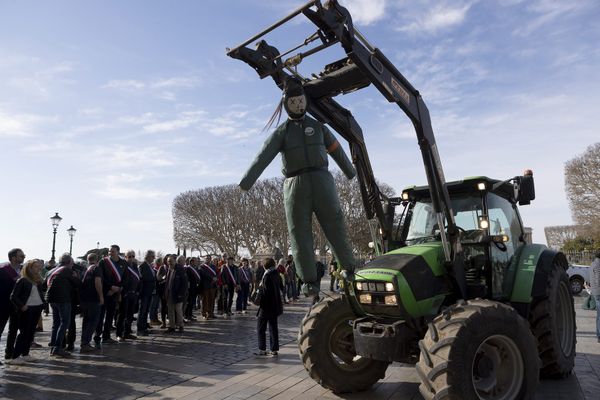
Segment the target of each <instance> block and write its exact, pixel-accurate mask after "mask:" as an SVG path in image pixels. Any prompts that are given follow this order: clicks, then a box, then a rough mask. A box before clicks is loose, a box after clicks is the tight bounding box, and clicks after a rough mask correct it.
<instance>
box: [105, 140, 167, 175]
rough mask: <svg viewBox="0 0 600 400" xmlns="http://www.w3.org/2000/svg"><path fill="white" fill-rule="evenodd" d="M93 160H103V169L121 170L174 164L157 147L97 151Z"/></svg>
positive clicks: (113, 148) (109, 148) (107, 148)
mask: <svg viewBox="0 0 600 400" xmlns="http://www.w3.org/2000/svg"><path fill="white" fill-rule="evenodd" d="M93 158H94V159H96V160H102V162H101V163H99V164H98V165H99V167H101V168H103V169H110V170H115V169H117V170H118V169H121V168H130V167H137V168H143V167H168V166H171V165H173V164H174V162H173V161H171V156H170V155H169V154H168V153H166V152H165V151H164V150H162V149H159V148H157V147H153V146H149V147H140V148H136V147H132V146H124V145H118V146H113V147H103V148H99V149H96V150H95V151H94V153H93Z"/></svg>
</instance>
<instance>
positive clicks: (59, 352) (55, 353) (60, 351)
mask: <svg viewBox="0 0 600 400" xmlns="http://www.w3.org/2000/svg"><path fill="white" fill-rule="evenodd" d="M50 355H51V356H53V357H69V356H70V354H69V353H67V352H66V351H64V350H63V349H59V348H56V347H55V348H54V350H53V351H51V352H50Z"/></svg>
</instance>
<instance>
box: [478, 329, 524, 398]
mask: <svg viewBox="0 0 600 400" xmlns="http://www.w3.org/2000/svg"><path fill="white" fill-rule="evenodd" d="M524 375H525V364H524V362H523V357H522V356H521V352H520V351H519V348H518V347H517V345H516V343H515V342H514V341H513V340H512V339H510V338H509V337H508V336H504V335H493V336H490V337H488V338H487V339H485V340H484V341H483V342H482V343H481V344H480V345H479V348H478V349H477V352H476V353H475V358H474V360H473V367H472V376H473V387H474V389H475V393H476V394H477V396H478V397H479V399H481V400H513V399H516V398H518V395H519V392H520V391H521V387H522V386H523V377H524Z"/></svg>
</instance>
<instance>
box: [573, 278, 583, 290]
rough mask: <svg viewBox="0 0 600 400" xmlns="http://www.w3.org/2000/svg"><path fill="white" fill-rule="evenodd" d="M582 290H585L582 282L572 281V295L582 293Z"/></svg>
mask: <svg viewBox="0 0 600 400" xmlns="http://www.w3.org/2000/svg"><path fill="white" fill-rule="evenodd" d="M582 290H583V288H582V286H581V282H580V281H579V279H573V280H572V281H571V292H572V293H581V291H582Z"/></svg>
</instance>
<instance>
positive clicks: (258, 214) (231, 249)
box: [173, 172, 393, 256]
mask: <svg viewBox="0 0 600 400" xmlns="http://www.w3.org/2000/svg"><path fill="white" fill-rule="evenodd" d="M334 180H335V184H336V187H337V190H338V193H339V196H340V203H341V207H342V211H343V213H344V217H345V222H346V225H347V228H348V233H349V236H350V237H349V239H350V242H351V245H352V248H353V250H354V252H355V253H356V254H365V253H366V252H368V250H369V249H368V243H369V241H370V240H371V236H370V231H369V226H368V221H367V219H366V217H365V215H364V209H363V205H362V199H361V196H360V189H359V187H358V183H357V181H356V180H352V181H349V180H348V179H347V178H346V177H345V176H344V175H343V174H342V173H341V172H336V173H334ZM380 188H381V190H382V191H383V192H384V193H385V194H387V195H392V194H393V190H392V189H391V188H390V187H389V186H387V185H385V184H380ZM173 226H174V230H173V238H174V240H175V243H177V245H178V246H180V247H185V248H189V249H200V250H201V251H203V252H206V253H212V254H215V253H218V252H227V253H228V254H232V255H237V254H238V253H239V250H240V249H242V248H243V249H246V250H247V251H248V252H249V253H250V255H251V256H254V255H255V254H256V250H257V249H258V246H259V243H260V242H261V241H266V243H267V244H268V245H269V246H270V247H271V248H274V247H275V246H277V247H279V249H280V250H281V251H282V253H283V254H288V253H289V248H290V244H289V237H288V229H287V223H286V219H285V211H284V204H283V178H273V179H265V180H260V181H257V182H256V184H255V185H254V187H253V188H252V190H250V191H248V192H242V191H240V190H239V188H238V187H237V186H235V185H225V186H215V187H208V188H203V189H199V190H193V191H188V192H184V193H181V194H180V195H179V196H177V197H176V198H175V200H174V201H173ZM313 232H314V238H315V240H314V249H315V250H316V249H318V250H319V252H320V254H321V255H322V256H323V255H324V254H326V253H327V252H328V251H329V244H328V243H327V240H326V238H325V236H324V234H323V232H322V230H321V227H320V226H319V225H318V224H317V223H316V219H314V218H313Z"/></svg>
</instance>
